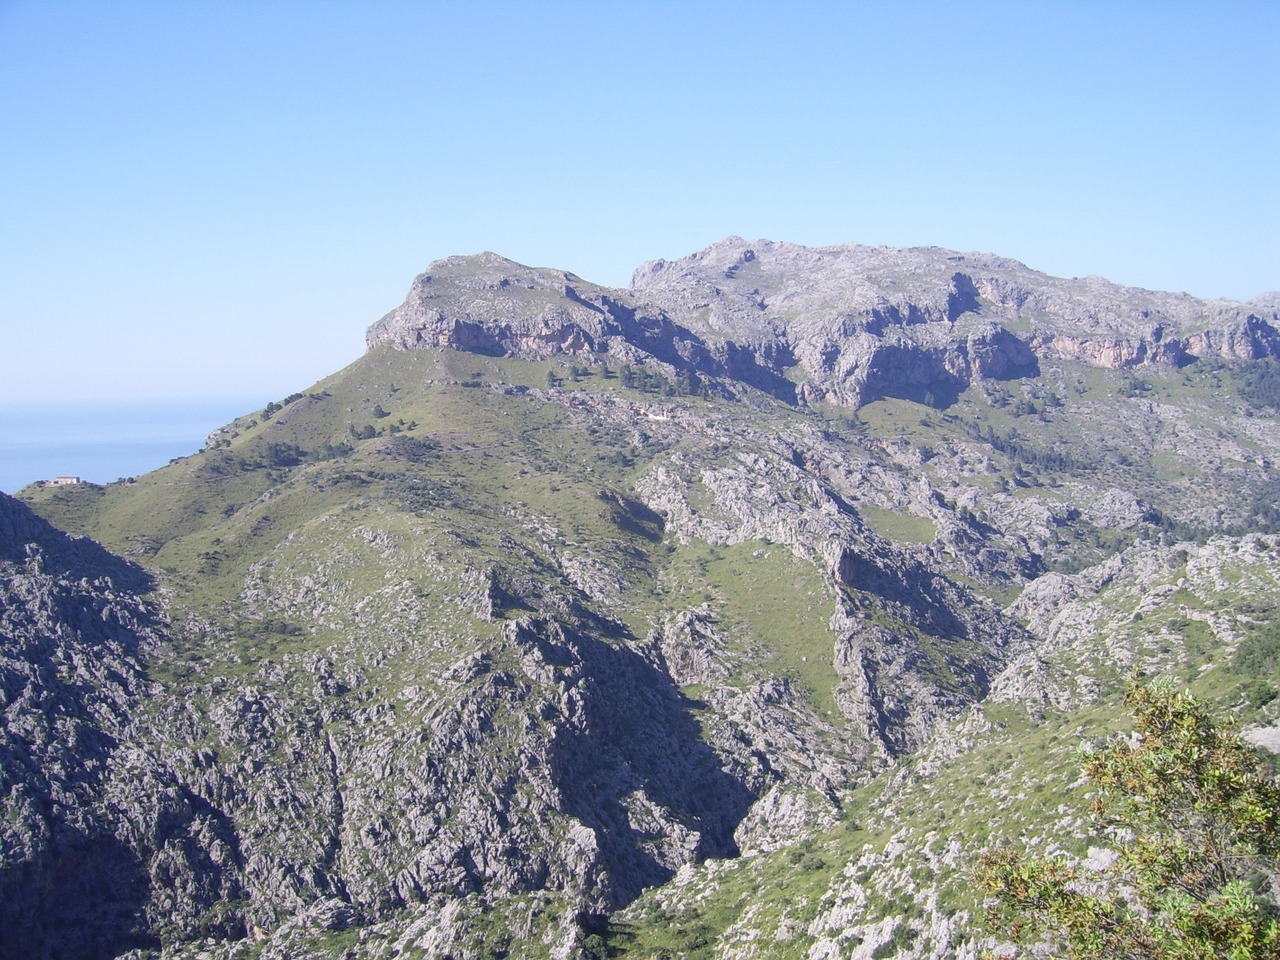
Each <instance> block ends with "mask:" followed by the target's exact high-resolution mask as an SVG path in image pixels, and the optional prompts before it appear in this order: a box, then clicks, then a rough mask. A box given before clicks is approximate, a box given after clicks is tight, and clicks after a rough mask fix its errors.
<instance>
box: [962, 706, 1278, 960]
mask: <svg viewBox="0 0 1280 960" xmlns="http://www.w3.org/2000/svg"><path fill="white" fill-rule="evenodd" d="M1125 703H1126V704H1127V705H1128V706H1129V707H1130V708H1131V709H1132V710H1133V713H1134V719H1135V723H1136V736H1135V737H1134V738H1133V739H1132V740H1122V741H1118V742H1116V743H1113V744H1112V745H1110V746H1108V747H1106V748H1104V749H1101V750H1098V751H1093V752H1088V753H1086V754H1085V755H1084V758H1083V769H1084V773H1085V775H1086V776H1088V777H1089V779H1090V780H1091V781H1092V782H1093V783H1095V784H1096V785H1097V786H1098V787H1099V788H1100V792H1099V794H1098V795H1097V796H1096V797H1095V799H1094V801H1093V813H1094V815H1095V817H1097V818H1098V819H1099V820H1100V821H1101V822H1102V823H1103V824H1104V825H1106V826H1108V827H1111V828H1119V829H1120V830H1121V831H1122V832H1121V833H1120V836H1122V837H1126V838H1127V839H1124V840H1123V842H1121V843H1120V845H1119V849H1118V856H1117V858H1116V859H1115V861H1114V862H1112V863H1111V865H1110V866H1109V867H1107V868H1106V869H1104V870H1102V871H1099V872H1097V873H1092V872H1089V871H1082V870H1081V869H1080V868H1078V867H1076V866H1073V865H1071V864H1070V863H1068V862H1067V861H1065V860H1054V859H1041V858H1032V857H1028V856H1026V855H1025V854H1024V853H1022V852H1020V851H1017V850H1014V849H1012V848H1009V847H1002V848H999V849H996V850H992V851H988V852H987V853H986V854H984V855H983V857H982V861H981V864H980V866H979V867H978V869H977V870H976V871H975V880H976V882H977V885H978V887H979V888H980V889H981V890H983V891H984V892H985V893H987V894H990V895H992V896H993V897H994V898H995V902H994V904H993V905H992V906H991V909H990V911H989V915H988V922H989V924H990V926H991V927H992V929H993V932H995V933H997V935H1000V936H1005V937H1008V938H1009V939H1011V940H1013V941H1014V942H1015V943H1017V944H1022V945H1034V944H1035V943H1037V942H1043V941H1044V940H1046V939H1051V938H1052V939H1054V940H1055V941H1056V942H1060V943H1061V944H1062V945H1063V954H1064V956H1066V957H1070V958H1081V960H1085V958H1088V960H1093V958H1099V960H1101V958H1132V960H1137V958H1153V960H1201V958H1204V960H1208V958H1222V957H1229V958H1231V960H1253V958H1272V957H1280V913H1278V911H1277V909H1276V905H1275V903H1274V902H1273V895H1274V888H1273V883H1274V880H1275V877H1276V869H1277V866H1280V862H1278V858H1280V783H1277V781H1276V780H1274V779H1273V778H1271V777H1270V776H1268V775H1266V774H1265V773H1264V772H1263V771H1262V770H1261V769H1260V766H1259V763H1258V761H1257V759H1256V758H1255V756H1254V755H1253V753H1252V752H1251V751H1250V750H1249V748H1248V747H1247V746H1246V745H1245V743H1244V741H1243V740H1241V739H1240V737H1238V736H1237V735H1235V734H1234V733H1231V732H1229V731H1224V730H1222V729H1221V728H1219V727H1218V726H1216V725H1215V724H1214V723H1213V721H1212V720H1211V719H1210V717H1209V713H1208V710H1207V708H1206V706H1205V705H1204V703H1202V702H1201V701H1199V700H1196V699H1195V698H1193V697H1191V696H1189V695H1186V694H1177V693H1174V692H1173V691H1172V690H1171V689H1169V688H1168V687H1167V686H1155V687H1144V686H1141V685H1138V684H1134V685H1132V686H1131V687H1130V688H1129V690H1128V692H1127V693H1126V695H1125Z"/></svg>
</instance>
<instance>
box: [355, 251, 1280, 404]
mask: <svg viewBox="0 0 1280 960" xmlns="http://www.w3.org/2000/svg"><path fill="white" fill-rule="evenodd" d="M1278 326H1280V309H1278V308H1277V303H1276V301H1275V298H1274V297H1259V298H1255V300H1253V301H1250V302H1249V303H1236V302H1233V301H1227V300H1212V301H1206V300H1200V299H1197V298H1195V297H1192V296H1190V295H1188V294H1184V293H1159V292H1153V291H1148V290H1141V289H1137V288H1133V287H1123V286H1119V285H1117V284H1114V283H1111V282H1110V281H1107V280H1104V279H1102V278H1100V277H1086V278H1084V279H1070V280H1067V279H1061V278H1057V277H1051V276H1048V275H1046V274H1043V273H1039V272H1037V271H1035V270H1032V269H1031V268H1029V267H1027V266H1026V265H1025V264H1022V263H1019V262H1018V261H1016V260H1011V259H1008V258H1004V257H997V256H992V255H989V254H982V253H961V252H957V251H954V250H946V249H943V248H940V247H915V248H905V249H899V248H893V247H883V246H881V247H872V246H861V245H857V244H847V245H842V246H830V247H804V246H800V245H798V244H793V243H780V242H776V241H771V240H756V241H747V240H744V239H742V238H741V237H727V238H725V239H723V240H720V241H717V242H716V243H713V244H712V245H711V246H709V247H707V248H706V249H704V250H701V251H699V252H697V253H693V254H690V255H689V256H687V257H684V258H681V259H679V260H671V261H668V260H653V261H650V262H648V263H646V264H644V265H643V266H641V267H640V268H639V269H638V270H636V272H635V274H634V275H633V277H632V282H631V287H630V289H628V290H611V289H609V288H605V287H599V286H597V285H595V284H591V283H587V282H586V281H583V280H581V279H580V278H578V277H576V276H574V275H573V274H570V273H565V272H563V271H557V270H548V269H534V268H530V267H525V266H521V265H520V264H516V263H513V262H511V261H509V260H505V259H503V258H501V257H499V256H497V255H495V254H491V253H485V254H480V255H478V256H475V257H454V258H449V259H447V260H441V261H438V262H437V263H434V264H432V266H431V268H430V269H429V270H428V272H427V273H424V274H423V275H422V276H420V277H418V279H417V280H415V281H414V284H413V287H412V289H411V290H410V293H409V296H408V298H407V299H406V300H405V302H404V303H403V304H402V305H401V306H400V307H398V308H397V309H396V310H394V311H392V312H391V313H389V314H388V315H387V316H385V317H383V318H382V319H381V320H380V321H378V323H376V324H374V326H373V327H372V328H370V330H369V333H368V336H367V341H368V344H369V346H370V347H374V346H377V345H379V344H383V343H390V344H391V345H393V346H395V347H398V348H401V349H413V348H417V347H427V348H430V347H440V346H449V347H454V348H456V349H460V350H467V351H472V352H477V353H486V354H491V355H501V354H513V355H520V356H527V357H533V358H545V357H547V356H551V355H554V354H559V353H566V354H575V355H584V354H596V355H609V356H613V357H615V358H616V359H617V360H618V362H624V363H625V362H637V361H638V362H644V361H646V360H656V361H659V362H661V363H665V364H667V365H668V366H670V367H673V368H676V369H687V370H691V371H693V372H694V373H696V374H697V375H699V376H700V377H703V378H708V377H709V378H713V379H721V380H727V381H734V380H740V381H744V382H747V383H750V384H751V385H753V386H757V387H764V388H765V389H769V390H771V392H774V393H777V394H778V395H780V396H783V397H785V398H786V399H788V400H798V401H800V402H811V401H818V400H824V401H828V402H834V403H838V404H843V405H847V406H853V407H857V406H861V405H862V404H864V403H867V402H870V401H872V400H875V399H878V398H881V397H886V396H899V397H904V398H908V399H913V400H928V401H929V402H934V403H937V402H941V403H945V402H946V399H947V398H948V397H949V396H952V395H954V394H955V393H956V392H957V391H959V390H963V389H964V388H965V387H966V386H968V385H969V384H970V383H971V382H973V381H975V380H984V379H997V380H998V379H1008V378H1011V377H1020V376H1026V375H1031V374H1034V373H1035V372H1036V371H1037V369H1038V365H1039V363H1040V361H1041V360H1044V359H1049V358H1053V359H1077V360H1083V361H1085V362H1086V363H1089V364H1092V365H1094V366H1101V367H1108V368H1134V367H1144V366H1149V365H1161V366H1185V365H1186V364H1188V363H1191V362H1193V361H1194V360H1196V359H1197V358H1199V357H1206V356H1214V357H1221V358H1225V359H1230V360H1254V359H1259V358H1261V357H1267V356H1280V332H1277V327H1278ZM797 384H798V387H797ZM730 389H731V386H730Z"/></svg>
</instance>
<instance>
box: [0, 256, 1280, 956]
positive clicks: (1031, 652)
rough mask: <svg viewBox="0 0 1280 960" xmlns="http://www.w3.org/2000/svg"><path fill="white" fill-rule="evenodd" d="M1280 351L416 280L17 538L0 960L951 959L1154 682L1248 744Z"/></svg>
mask: <svg viewBox="0 0 1280 960" xmlns="http://www.w3.org/2000/svg"><path fill="white" fill-rule="evenodd" d="M1278 327H1280V298H1277V296H1276V295H1275V294H1270V295H1266V296H1263V297H1259V298H1256V299H1255V300H1253V301H1250V302H1248V303H1243V304H1242V303H1229V302H1225V301H1222V302H1203V301H1198V300H1195V299H1194V298H1191V297H1188V296H1186V295H1176V294H1163V293H1153V292H1148V291H1140V290H1133V289H1127V288H1121V287H1117V286H1115V285H1113V284H1109V283H1107V282H1106V281H1103V280H1100V279H1098V278H1087V279H1084V280H1060V279H1056V278H1050V277H1046V276H1044V275H1042V274H1038V273H1035V272H1034V271H1032V270H1030V269H1028V268H1027V267H1024V266H1022V265H1021V264H1018V263H1016V262H1014V261H1011V260H1005V259H1000V258H996V257H989V256H984V255H978V254H958V253H953V252H951V251H945V250H938V249H933V248H929V249H919V250H890V249H885V248H867V247H856V246H849V247H832V248H822V249H806V248H803V247H797V246H794V245H790V244H781V243H772V242H768V241H759V242H756V243H747V242H745V241H742V240H739V239H729V240H725V241H722V242H720V243H718V244H715V245H713V246H712V247H710V248H708V249H707V250H704V251H702V252H701V253H698V254H695V255H693V256H691V257H688V258H685V259H683V260H679V261H672V262H664V261H655V262H653V263H649V264H646V265H645V266H643V267H641V268H640V269H639V270H638V271H637V272H636V275H635V278H634V280H633V283H632V287H631V288H630V289H628V290H612V289H607V288H603V287H599V286H596V285H593V284H590V283H588V282H587V281H584V280H582V279H580V278H578V277H576V276H574V275H573V274H569V273H566V272H564V271H557V270H551V269H542V268H530V267H524V266H521V265H519V264H515V263H512V262H510V261H507V260H504V259H502V258H500V257H497V256H495V255H493V254H481V255H478V256H475V257H457V258H450V259H448V260H444V261H440V262H438V263H435V264H432V265H431V267H430V268H429V269H428V271H427V272H426V273H424V274H423V275H422V276H420V277H418V278H417V279H416V280H415V281H414V283H413V286H412V288H411V290H410V293H409V296H408V297H407V299H406V301H405V303H404V304H402V305H401V306H400V307H399V308H397V309H396V310H394V311H392V312H391V313H389V314H387V315H386V316H385V317H383V318H382V319H381V320H379V321H378V322H377V323H375V324H374V325H373V326H372V327H370V329H369V333H368V346H369V349H368V352H367V353H366V354H365V356H364V357H362V358H361V359H359V360H357V361H356V362H355V363H353V364H352V365H351V366H349V367H347V368H346V369H344V370H342V371H339V372H338V373H335V374H334V375H333V376H331V377H329V378H328V379H326V380H324V381H322V382H320V383H318V384H315V385H313V386H311V387H310V388H308V389H307V390H306V391H305V392H299V393H294V394H291V395H289V396H288V397H285V398H284V399H283V400H282V401H281V402H279V403H272V404H270V405H268V407H267V408H265V409H264V410H262V411H256V412H254V413H252V414H248V415H246V416H244V417H241V418H239V419H238V420H236V421H234V422H233V423H231V424H228V425H227V426H226V427H224V428H222V429H221V430H219V431H217V432H215V433H214V434H213V435H212V436H210V437H209V439H208V442H207V444H206V446H205V448H204V449H203V450H201V451H199V452H197V453H193V454H192V455H191V456H190V457H187V458H185V459H183V460H180V461H177V462H175V463H173V464H171V465H170V466H169V467H166V468H164V469H163V470H160V471H156V472H155V473H153V474H149V475H147V476H145V477H141V478H138V479H137V480H136V482H120V483H116V484H111V485H108V486H106V487H96V486H93V485H81V486H78V487H64V488H47V489H40V488H34V487H33V488H28V489H27V490H25V491H22V492H21V494H20V499H16V500H15V499H12V498H7V497H3V496H2V495H0V579H2V581H3V590H2V591H0V623H3V630H2V631H0V676H3V684H2V685H0V691H2V695H3V698H4V699H3V703H2V704H0V708H2V712H0V757H3V763H2V764H0V778H2V779H3V781H4V786H5V790H4V797H5V800H4V802H5V818H4V820H3V829H2V830H0V892H2V893H3V896H0V924H3V928H4V929H5V930H6V932H7V933H9V935H8V936H6V937H5V938H4V939H3V942H2V943H0V956H6V957H7V956H13V957H72V956H74V957H95V956H97V957H117V956H124V955H128V956H130V957H134V958H141V957H144V956H148V955H163V956H166V957H175V958H176V957H197V956H201V957H211V958H212V957H218V958H232V957H309V956H316V957H321V956H334V957H338V956H345V957H351V958H364V957H370V958H372V957H393V956H397V957H409V956H431V957H435V956H441V957H443V956H453V957H457V958H462V957H476V958H479V957H497V956H510V957H539V956H547V957H563V958H569V957H584V958H586V957H593V956H594V957H605V956H635V957H660V956H691V957H756V956H759V957H766V956H767V957H789V956H794V957H806V958H812V960H818V958H827V957H832V958H834V957H858V958H874V960H883V958H886V957H891V956H898V955H900V956H903V957H924V956H929V957H950V956H972V955H975V953H976V950H977V947H978V945H979V944H980V942H981V938H982V936H983V933H982V931H981V929H980V927H979V926H978V925H977V924H976V921H975V916H976V913H977V911H976V909H975V908H976V905H975V904H974V903H973V901H972V894H971V893H970V892H969V891H968V890H967V889H966V884H965V882H964V875H965V870H966V869H967V865H968V864H969V863H971V862H972V860H973V858H974V857H975V856H976V855H977V853H978V852H979V851H980V850H981V849H982V848H983V846H984V845H985V844H987V843H989V842H992V840H993V838H999V837H1000V836H1002V835H1010V834H1020V835H1023V836H1030V837H1036V838H1039V842H1042V843H1044V844H1046V845H1048V846H1050V847H1057V848H1061V849H1064V850H1069V851H1074V852H1077V853H1079V854H1080V855H1081V856H1085V855H1087V850H1088V848H1089V847H1091V846H1097V845H1099V844H1103V845H1105V838H1100V837H1098V836H1095V835H1094V834H1093V833H1092V832H1091V831H1090V828H1089V825H1088V823H1087V815H1086V813H1085V808H1084V806H1083V805H1082V804H1076V806H1075V807H1073V806H1072V803H1073V802H1074V800H1078V794H1079V792H1080V787H1079V777H1078V773H1077V772H1076V771H1074V770H1072V769H1071V763H1070V760H1069V749H1070V747H1072V746H1074V745H1075V744H1076V743H1078V742H1079V741H1080V739H1081V737H1084V736H1105V735H1106V734H1107V733H1108V732H1109V731H1110V730H1113V729H1115V728H1116V724H1117V723H1118V720H1117V718H1118V716H1119V710H1118V706H1117V703H1118V700H1117V692H1118V690H1119V689H1120V687H1121V686H1122V684H1123V682H1124V680H1125V678H1126V677H1127V676H1129V675H1131V674H1132V673H1133V672H1134V671H1135V670H1144V671H1148V672H1152V673H1158V674H1162V675H1169V676H1172V677H1174V678H1176V679H1177V680H1178V681H1179V682H1181V683H1185V684H1188V685H1190V686H1191V687H1192V688H1193V689H1196V690H1197V691H1198V692H1200V693H1202V694H1203V695H1208V696H1212V697H1213V698H1215V700H1216V701H1217V702H1220V703H1221V704H1222V707H1223V710H1229V711H1234V712H1235V714H1236V715H1237V716H1238V718H1239V720H1240V721H1241V722H1242V723H1246V724H1250V725H1252V726H1251V729H1255V730H1257V731H1259V733H1258V737H1259V739H1260V740H1263V741H1265V740H1266V736H1267V735H1266V733H1265V731H1267V730H1269V729H1270V728H1271V725H1272V724H1273V723H1274V721H1275V715H1276V711H1277V709H1278V706H1280V699H1277V693H1280V691H1277V689H1276V687H1277V686H1280V681H1275V680H1274V673H1273V672H1272V673H1268V672H1267V670H1263V671H1262V672H1261V673H1259V672H1258V670H1256V669H1252V670H1251V669H1249V667H1248V665H1249V664H1256V663H1259V662H1261V663H1264V664H1267V663H1270V664H1271V667H1270V668H1269V669H1270V670H1271V671H1274V652H1275V651H1274V650H1273V649H1272V646H1269V644H1273V640H1272V639H1271V638H1272V637H1273V635H1274V631H1272V625H1273V624H1274V623H1275V610H1276V605H1277V603H1278V602H1280V537H1278V536H1277V533H1278V532H1280V512H1278V511H1277V508H1276V502H1277V499H1278V498H1280V496H1278V495H1280V480H1278V479H1277V475H1276V473H1275V468H1274V466H1273V464H1274V463H1275V461H1276V458H1277V454H1278V453H1280V450H1278V449H1277V448H1280V359H1278V358H1280V332H1278ZM63 531H66V532H63ZM68 534H70V536H69V535H68ZM1274 646H1276V647H1280V640H1276V641H1275V642H1274ZM1242 651H1243V652H1242ZM1250 658H1252V659H1250ZM1259 658H1261V659H1259ZM1268 658H1271V659H1268Z"/></svg>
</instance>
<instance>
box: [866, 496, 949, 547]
mask: <svg viewBox="0 0 1280 960" xmlns="http://www.w3.org/2000/svg"><path fill="white" fill-rule="evenodd" d="M858 513H859V514H860V515H861V516H862V519H863V520H865V521H866V522H867V526H869V527H870V528H871V529H872V530H874V531H875V532H876V533H878V534H879V535H880V536H882V537H884V538H885V539H886V540H892V541H894V542H895V543H932V542H933V540H934V538H935V537H936V536H937V535H938V530H937V527H936V526H935V525H934V522H933V520H931V519H930V518H929V517H918V516H916V515H915V514H913V513H906V512H904V511H900V510H885V509H883V508H881V507H877V506H875V505H874V504H869V503H868V504H861V505H859V507H858Z"/></svg>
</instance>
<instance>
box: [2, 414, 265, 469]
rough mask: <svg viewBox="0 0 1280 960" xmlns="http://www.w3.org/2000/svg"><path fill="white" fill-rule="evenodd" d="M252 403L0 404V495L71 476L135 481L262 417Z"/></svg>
mask: <svg viewBox="0 0 1280 960" xmlns="http://www.w3.org/2000/svg"><path fill="white" fill-rule="evenodd" d="M265 403H266V401H265V400H262V399H261V398H256V397H216V398H205V399H198V400H196V399H190V398H186V399H181V400H155V399H147V400H109V401H79V402H75V401H60V402H48V403H17V404H12V403H11V404H0V491H3V492H4V493H16V492H17V491H18V490H21V489H22V488H23V487H25V486H27V485H28V484H30V483H34V482H36V481H38V480H52V479H53V478H54V477H60V476H76V477H79V478H80V479H82V480H85V481H88V482H90V483H111V482H112V481H114V480H120V479H123V478H127V477H137V476H140V475H142V474H144V473H148V472H150V471H152V470H156V469H158V468H159V467H163V466H165V465H166V464H168V463H169V462H170V461H171V460H174V459H176V458H178V457H185V456H189V455H191V454H193V453H196V452H197V451H198V450H200V448H201V447H203V446H204V441H205V437H207V436H208V435H209V434H210V433H211V432H212V431H214V430H215V429H217V428H218V427H221V426H223V425H225V424H227V423H230V422H231V421H232V420H234V419H235V418H236V417H238V416H242V415H244V414H247V413H252V412H253V411H255V410H260V409H261V408H262V407H263V406H264V405H265Z"/></svg>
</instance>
